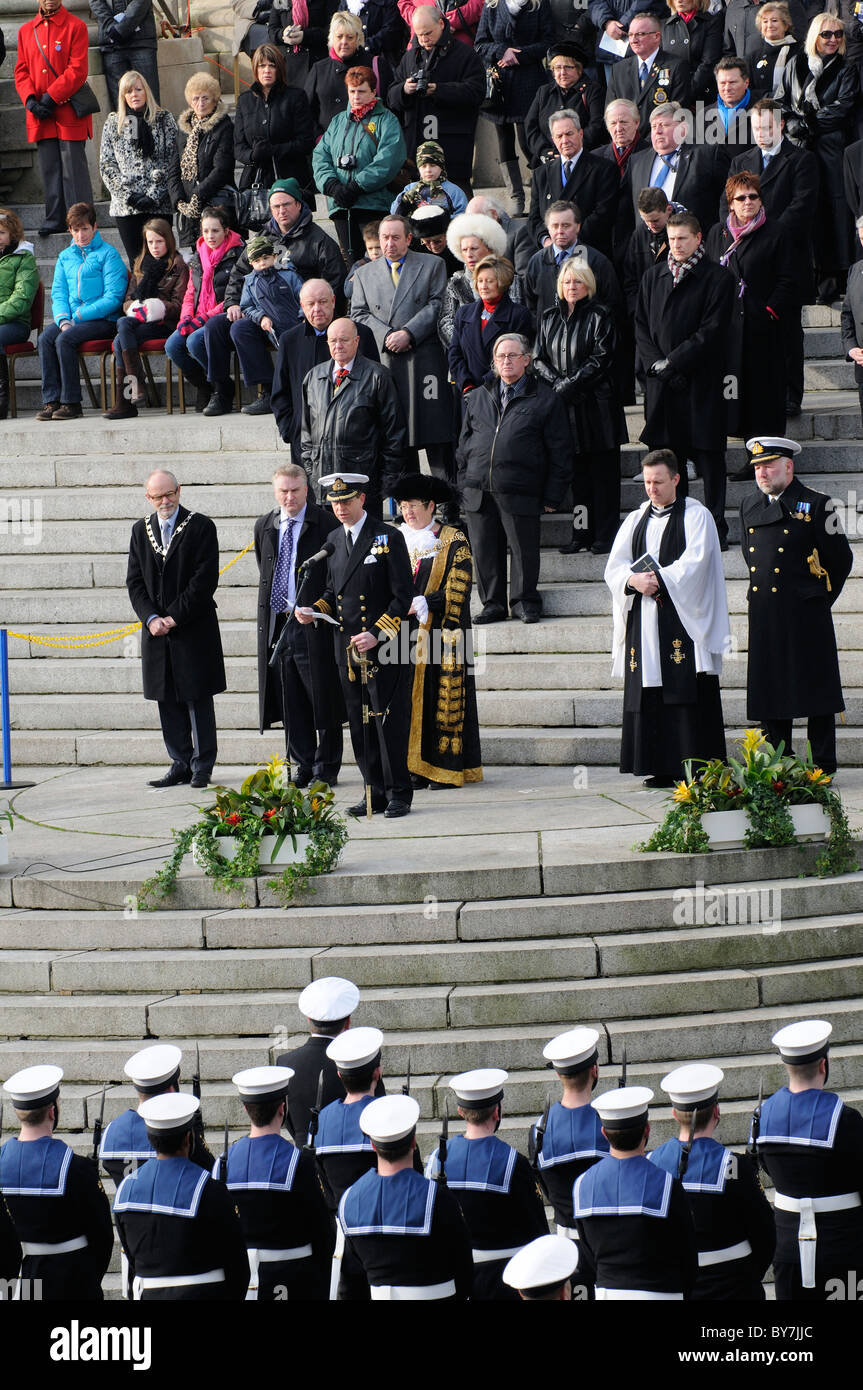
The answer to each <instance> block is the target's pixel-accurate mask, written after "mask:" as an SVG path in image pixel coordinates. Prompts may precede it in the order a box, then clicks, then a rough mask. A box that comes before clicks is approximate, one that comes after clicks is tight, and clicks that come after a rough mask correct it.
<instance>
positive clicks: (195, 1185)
mask: <svg viewBox="0 0 863 1390" xmlns="http://www.w3.org/2000/svg"><path fill="white" fill-rule="evenodd" d="M209 1179H210V1175H209V1173H208V1172H207V1171H206V1169H204V1168H199V1167H198V1165H197V1164H196V1163H192V1162H191V1161H190V1160H189V1159H188V1158H150V1159H148V1160H147V1162H146V1163H144V1164H142V1165H141V1167H140V1168H139V1169H138V1171H137V1172H136V1173H133V1174H131V1175H130V1176H129V1177H128V1178H124V1179H123V1181H122V1182H121V1183H120V1186H119V1188H118V1189H117V1196H116V1198H115V1199H114V1210H115V1211H149V1212H153V1213H154V1214H157V1215H160V1216H186V1217H192V1216H197V1214H198V1207H199V1206H200V1202H201V1194H202V1193H203V1191H204V1187H205V1185H206V1183H207V1182H209Z"/></svg>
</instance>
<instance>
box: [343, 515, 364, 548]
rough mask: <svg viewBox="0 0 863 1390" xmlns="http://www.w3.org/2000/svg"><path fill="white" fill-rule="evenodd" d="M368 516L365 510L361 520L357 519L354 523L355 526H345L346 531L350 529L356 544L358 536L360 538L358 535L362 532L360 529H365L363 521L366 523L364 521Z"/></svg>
mask: <svg viewBox="0 0 863 1390" xmlns="http://www.w3.org/2000/svg"><path fill="white" fill-rule="evenodd" d="M367 516H368V512H363V514H362V516H361V517H360V519H359V521H355V522H354V524H353V526H345V527H344V530H345V531H350V533H351V536H352V538H353V541H354V544H356V542H357V538H358V536H359V534H360V531H361V530H362V529H363V523H364V521H365V519H366V517H367Z"/></svg>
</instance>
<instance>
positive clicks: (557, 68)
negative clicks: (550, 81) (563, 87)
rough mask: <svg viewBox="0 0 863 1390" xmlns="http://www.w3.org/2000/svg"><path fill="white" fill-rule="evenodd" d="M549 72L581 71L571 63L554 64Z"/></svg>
mask: <svg viewBox="0 0 863 1390" xmlns="http://www.w3.org/2000/svg"><path fill="white" fill-rule="evenodd" d="M551 70H552V72H580V71H581V69H580V68H577V67H575V66H574V64H573V63H555V64H554V66H553V67H552V69H551Z"/></svg>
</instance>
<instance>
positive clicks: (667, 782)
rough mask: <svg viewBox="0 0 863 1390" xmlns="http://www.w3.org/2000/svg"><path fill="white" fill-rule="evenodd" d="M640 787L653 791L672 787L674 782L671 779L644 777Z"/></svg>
mask: <svg viewBox="0 0 863 1390" xmlns="http://www.w3.org/2000/svg"><path fill="white" fill-rule="evenodd" d="M641 785H642V786H643V787H649V788H650V789H651V790H652V791H653V790H656V789H657V788H659V787H673V786H674V785H675V780H674V778H673V777H645V779H644V781H643V782H642V784H641Z"/></svg>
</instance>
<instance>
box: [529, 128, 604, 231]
mask: <svg viewBox="0 0 863 1390" xmlns="http://www.w3.org/2000/svg"><path fill="white" fill-rule="evenodd" d="M549 125H550V128H551V138H552V141H553V142H554V147H555V149H556V150H557V156H556V158H554V159H552V160H549V162H548V163H547V164H540V166H539V168H538V169H534V171H533V180H532V182H531V187H530V215H529V217H528V222H527V225H528V229H529V232H530V236H531V239H532V241H533V244H534V245H535V246H537V247H540V246H542V243H543V240H544V239H545V216H546V213H547V212H548V210H549V208H550V207H551V206H552V204H553V203H557V202H560V200H561V199H563V200H564V201H565V202H567V203H576V204H577V205H578V207H579V208H580V209H581V213H582V217H581V223H582V227H581V235H582V238H583V240H584V241H586V242H587V243H588V245H590V246H595V247H596V249H597V250H598V251H602V252H604V253H605V255H609V256H610V255H611V233H612V229H613V226H614V217H615V211H616V209H617V197H618V192H619V189H620V180H619V179H618V177H617V174H616V171H615V167H614V165H613V164H610V163H609V162H608V160H607V159H600V158H599V156H598V155H595V154H588V153H587V151H586V150H585V149H584V133H583V131H582V128H581V122H580V120H579V117H578V115H577V113H576V112H574V111H555V112H554V113H553V114H552V116H551V118H550V120H549Z"/></svg>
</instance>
